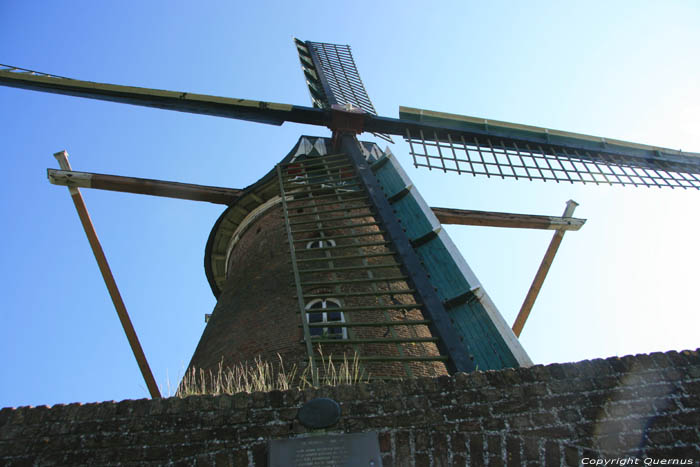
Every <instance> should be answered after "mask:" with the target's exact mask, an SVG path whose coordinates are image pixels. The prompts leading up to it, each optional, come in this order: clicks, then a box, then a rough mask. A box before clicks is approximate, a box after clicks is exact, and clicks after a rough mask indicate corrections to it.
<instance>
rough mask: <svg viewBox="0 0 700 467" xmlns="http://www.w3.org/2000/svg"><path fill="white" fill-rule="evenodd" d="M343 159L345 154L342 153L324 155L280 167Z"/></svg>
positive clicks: (285, 167)
mask: <svg viewBox="0 0 700 467" xmlns="http://www.w3.org/2000/svg"><path fill="white" fill-rule="evenodd" d="M344 157H345V154H343V153H334V154H326V155H325V156H310V157H308V158H306V159H302V160H297V161H293V162H290V163H288V164H285V165H283V166H282V168H283V169H287V168H289V167H290V166H293V165H307V164H308V163H316V162H318V161H329V160H346V159H343V158H344Z"/></svg>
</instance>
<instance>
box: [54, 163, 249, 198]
mask: <svg viewBox="0 0 700 467" xmlns="http://www.w3.org/2000/svg"><path fill="white" fill-rule="evenodd" d="M47 172H48V177H49V181H50V182H51V183H53V184H54V185H64V186H68V187H75V188H97V189H100V190H110V191H123V192H127V193H138V194H142V195H152V196H164V197H167V198H179V199H189V200H192V201H207V202H210V203H215V204H225V205H230V204H231V203H233V202H234V201H235V200H236V199H238V198H239V197H240V195H241V193H242V192H243V190H236V189H232V188H220V187H213V186H204V185H193V184H190V183H178V182H167V181H163V180H152V179H148V178H135V177H120V176H118V175H104V174H96V173H90V172H73V171H70V170H55V169H48V170H47Z"/></svg>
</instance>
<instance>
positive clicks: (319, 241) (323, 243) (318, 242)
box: [306, 238, 335, 250]
mask: <svg viewBox="0 0 700 467" xmlns="http://www.w3.org/2000/svg"><path fill="white" fill-rule="evenodd" d="M333 246H335V240H332V239H331V240H326V239H324V238H316V239H314V240H311V241H310V242H309V243H307V244H306V248H307V249H309V250H310V249H312V248H329V247H333Z"/></svg>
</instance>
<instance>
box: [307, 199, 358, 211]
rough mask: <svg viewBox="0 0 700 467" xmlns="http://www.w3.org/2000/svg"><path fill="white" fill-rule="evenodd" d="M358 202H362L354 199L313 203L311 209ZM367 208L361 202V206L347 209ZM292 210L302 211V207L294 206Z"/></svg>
mask: <svg viewBox="0 0 700 467" xmlns="http://www.w3.org/2000/svg"><path fill="white" fill-rule="evenodd" d="M312 199H317V198H312ZM358 201H362V198H356V199H353V198H351V199H349V200H336V201H329V202H327V203H315V204H314V206H313V207H314V208H319V207H323V206H337V205H338V204H343V205H344V204H345V203H356V202H358ZM307 204H308V203H307ZM368 206H369V204H367V203H366V202H364V201H363V202H362V203H361V206H352V205H350V206H349V207H348V209H360V208H361V207H368ZM309 207H311V206H309ZM294 209H303V206H294Z"/></svg>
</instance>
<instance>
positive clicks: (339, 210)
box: [289, 203, 372, 220]
mask: <svg viewBox="0 0 700 467" xmlns="http://www.w3.org/2000/svg"><path fill="white" fill-rule="evenodd" d="M336 204H337V203H336ZM314 208H315V206H314ZM357 209H371V206H369V205H365V206H347V207H342V208H337V209H319V210H316V211H314V212H302V213H299V214H290V215H289V218H290V219H291V218H293V217H309V216H314V215H317V214H319V215H320V214H328V213H331V212H346V211H355V210H357ZM371 215H372V214H365V217H366V216H371ZM329 219H333V217H330V218H329ZM320 220H323V219H320Z"/></svg>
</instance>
